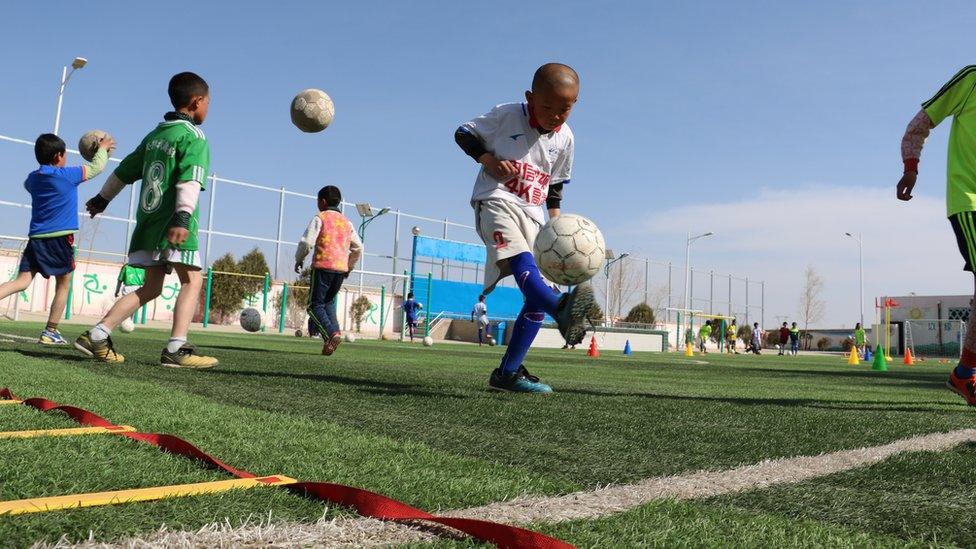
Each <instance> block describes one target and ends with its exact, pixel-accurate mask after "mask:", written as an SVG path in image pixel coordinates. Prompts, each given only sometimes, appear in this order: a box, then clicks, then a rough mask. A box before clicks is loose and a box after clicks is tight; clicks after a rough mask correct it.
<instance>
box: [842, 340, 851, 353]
mask: <svg viewBox="0 0 976 549" xmlns="http://www.w3.org/2000/svg"><path fill="white" fill-rule="evenodd" d="M840 348H841V349H842V350H843V351H844V352H845V353H847V352H850V350H851V349H853V348H854V340H853V339H851V338H849V337H845V338H844V339H842V340H840Z"/></svg>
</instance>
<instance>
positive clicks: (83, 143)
mask: <svg viewBox="0 0 976 549" xmlns="http://www.w3.org/2000/svg"><path fill="white" fill-rule="evenodd" d="M103 137H111V136H110V135H109V134H108V133H107V132H104V131H102V130H92V131H90V132H86V133H85V135H83V136H81V139H79V140H78V152H79V153H81V157H82V158H84V159H85V160H86V161H88V162H91V161H92V159H93V158H95V153H97V152H98V141H99V140H100V139H102V138H103Z"/></svg>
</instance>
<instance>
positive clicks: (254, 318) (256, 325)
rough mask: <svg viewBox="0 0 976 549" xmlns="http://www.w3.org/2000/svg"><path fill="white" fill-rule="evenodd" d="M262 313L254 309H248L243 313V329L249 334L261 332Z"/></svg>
mask: <svg viewBox="0 0 976 549" xmlns="http://www.w3.org/2000/svg"><path fill="white" fill-rule="evenodd" d="M261 321H262V319H261V311H259V310H257V309H255V308H254V307H248V308H247V309H244V310H243V311H241V328H244V329H245V330H247V331H248V332H258V331H260V330H261V324H262V322H261Z"/></svg>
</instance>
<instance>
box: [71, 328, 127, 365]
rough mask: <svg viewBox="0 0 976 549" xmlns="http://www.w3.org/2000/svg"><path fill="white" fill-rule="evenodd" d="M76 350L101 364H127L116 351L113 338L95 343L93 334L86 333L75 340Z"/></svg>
mask: <svg viewBox="0 0 976 549" xmlns="http://www.w3.org/2000/svg"><path fill="white" fill-rule="evenodd" d="M75 349H78V350H79V351H81V352H83V353H85V354H86V355H88V356H90V357H92V358H94V359H95V360H97V361H99V362H106V363H108V364H121V363H123V362H125V357H124V356H122V355H121V354H120V353H118V352H116V351H115V345H113V344H112V337H111V336H109V337H107V338H105V340H103V341H93V340H92V338H91V333H90V332H88V331H86V332H85V333H83V334H81V335H80V336H78V339H76V340H75Z"/></svg>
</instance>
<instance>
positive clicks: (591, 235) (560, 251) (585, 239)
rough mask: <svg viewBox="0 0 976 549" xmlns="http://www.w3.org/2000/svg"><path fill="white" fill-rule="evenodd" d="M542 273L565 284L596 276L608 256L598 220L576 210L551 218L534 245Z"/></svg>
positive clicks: (533, 249)
mask: <svg viewBox="0 0 976 549" xmlns="http://www.w3.org/2000/svg"><path fill="white" fill-rule="evenodd" d="M532 251H533V253H534V254H535V261H536V263H537V264H538V265H539V270H540V271H542V275H543V276H545V277H546V278H547V279H548V280H551V281H553V282H555V283H556V284H561V285H563V286H575V285H577V284H582V283H584V282H586V281H587V280H589V279H591V278H593V276H594V275H596V274H597V273H598V272H600V268H601V267H602V266H603V262H604V260H606V256H607V252H606V244H605V243H604V240H603V233H601V232H600V229H599V228H597V226H596V223H593V222H592V221H590V220H589V219H587V218H585V217H583V216H581V215H576V214H562V215H559V216H558V217H556V218H554V219H551V220H550V221H549V223H547V224H546V225H545V226H544V227H542V229H541V230H540V231H539V234H538V236H536V238H535V245H534V246H533V248H532Z"/></svg>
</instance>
